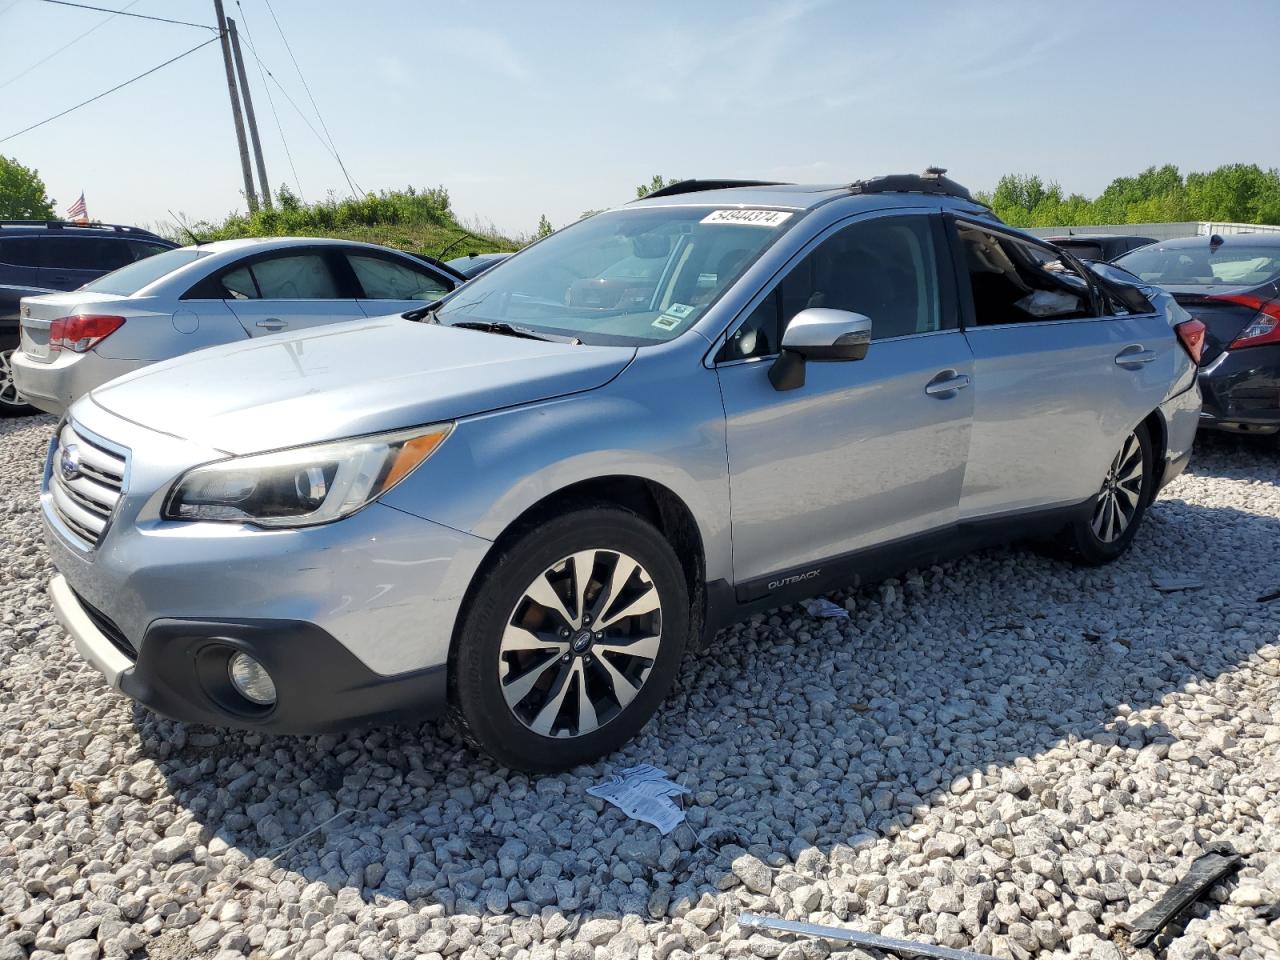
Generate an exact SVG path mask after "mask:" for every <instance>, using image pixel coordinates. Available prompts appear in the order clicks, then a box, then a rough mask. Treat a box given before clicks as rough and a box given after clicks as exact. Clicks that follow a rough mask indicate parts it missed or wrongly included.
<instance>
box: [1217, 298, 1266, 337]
mask: <svg viewBox="0 0 1280 960" xmlns="http://www.w3.org/2000/svg"><path fill="white" fill-rule="evenodd" d="M1212 299H1214V300H1224V301H1226V302H1227V303H1238V304H1240V305H1241V306H1242V307H1252V308H1253V309H1254V310H1257V311H1258V315H1257V316H1256V317H1254V318H1253V319H1252V320H1250V321H1249V325H1248V326H1247V327H1245V328H1244V329H1243V330H1241V331H1240V334H1239V335H1238V336H1237V337H1236V338H1235V339H1234V340H1232V341H1231V346H1232V347H1260V346H1262V345H1263V344H1267V343H1280V300H1263V299H1262V298H1261V297H1255V296H1251V295H1250V294H1247V293H1238V294H1225V295H1223V296H1221V297H1213V298H1212Z"/></svg>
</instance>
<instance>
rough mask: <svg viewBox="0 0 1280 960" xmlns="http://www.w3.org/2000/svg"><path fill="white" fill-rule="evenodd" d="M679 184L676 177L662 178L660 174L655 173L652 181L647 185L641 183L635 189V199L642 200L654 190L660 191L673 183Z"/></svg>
mask: <svg viewBox="0 0 1280 960" xmlns="http://www.w3.org/2000/svg"><path fill="white" fill-rule="evenodd" d="M679 182H680V179H679V178H678V177H665V178H664V177H663V176H662V174H660V173H655V174H654V175H653V179H652V180H650V181H649V182H648V183H642V184H640V186H638V187H636V198H637V199H641V200H642V199H644V198H645V197H647V196H648V195H649V194H651V193H653V191H655V190H661V189H662V188H663V187H669V186H671V185H672V184H673V183H679Z"/></svg>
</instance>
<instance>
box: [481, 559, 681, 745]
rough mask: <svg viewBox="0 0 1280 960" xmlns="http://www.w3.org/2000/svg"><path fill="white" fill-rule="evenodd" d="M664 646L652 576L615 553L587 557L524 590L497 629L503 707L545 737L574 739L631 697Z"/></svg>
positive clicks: (554, 568)
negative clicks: (500, 639) (500, 638)
mask: <svg viewBox="0 0 1280 960" xmlns="http://www.w3.org/2000/svg"><path fill="white" fill-rule="evenodd" d="M661 645H662V602H661V598H660V597H659V596H658V589H657V587H656V586H654V583H653V578H652V577H651V576H649V573H648V571H646V570H645V569H644V567H642V566H641V565H640V563H639V562H638V561H636V560H635V559H634V558H632V557H629V556H627V555H626V554H625V553H620V552H618V551H616V550H604V549H594V550H583V551H579V552H578V553H574V554H572V555H570V556H568V557H565V558H563V559H562V560H560V561H558V562H557V563H554V564H552V565H551V566H550V567H548V568H547V569H546V570H544V571H543V572H542V574H540V575H539V576H538V577H537V578H536V579H535V580H534V581H533V583H531V584H529V586H528V587H527V588H526V589H525V591H524V593H523V594H522V595H521V597H520V600H519V601H518V602H517V603H516V605H515V609H514V610H512V612H511V617H510V618H509V619H508V621H507V626H506V627H505V629H504V630H503V635H502V641H501V644H500V646H499V651H498V675H499V681H500V682H501V684H502V693H503V697H504V698H505V699H506V701H507V707H508V708H509V709H510V710H511V712H512V714H513V715H514V716H515V717H516V719H518V720H519V721H520V722H521V723H522V724H524V725H525V726H526V727H528V728H529V729H530V730H532V731H533V732H534V733H537V734H540V735H541V736H544V737H580V736H583V735H584V734H588V733H591V732H593V731H595V730H598V729H599V728H600V727H602V726H604V725H605V724H606V723H608V722H610V721H611V720H613V719H614V718H615V717H617V716H618V715H619V714H621V713H622V711H623V710H625V709H626V707H627V705H628V704H629V703H631V701H632V700H634V699H635V697H636V695H637V694H638V693H639V692H640V689H641V687H643V686H644V684H645V681H646V680H647V679H648V677H649V673H650V671H651V670H652V669H653V665H654V662H655V661H656V660H657V658H658V650H659V648H660V647H661Z"/></svg>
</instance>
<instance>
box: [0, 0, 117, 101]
mask: <svg viewBox="0 0 1280 960" xmlns="http://www.w3.org/2000/svg"><path fill="white" fill-rule="evenodd" d="M138 2H139V0H130V3H129V4H128V6H126V7H125V8H124V10H116V11H113V12H112V13H111V15H110V16H106V17H103V18H102V19H101V20H99V21H98V22H97V23H95V24H94V25H93V26H92V27H90V28H89V29H88V30H86V31H85V32H84V33H81V34H77V35H76V37H75V38H74V39H72V40H68V41H67V42H66V43H64V44H63V45H62V46H60V47H59V48H58V49H57V50H55V51H53V53H51V54H49V55H48V56H46V57H43V58H41V59H40V60H37V61H36V62H35V63H33V64H31V66H29V67H27V68H26V69H25V70H22V71H20V72H18V73H15V74H14V75H13V76H12V77H10V78H9V79H8V80H6V81H5V82H4V83H0V90H3V89H4V88H5V87H7V86H9V84H11V83H13V82H14V81H15V80H21V79H22V78H23V77H25V76H26V75H27V74H28V73H30V72H31V71H32V70H34V69H35V68H36V67H38V66H41V65H42V64H46V63H48V62H49V61H50V60H52V59H53V58H54V57H56V56H57V55H58V54H60V53H61V52H62V51H63V50H65V49H67V47H70V46H74V45H75V44H77V43H79V42H80V41H81V40H83V39H84V38H85V37H87V36H88V35H89V34H91V33H93V31H95V30H97V29H98V28H99V27H102V26H105V25H106V24H108V23H110V22H111V21H112V20H113V19H115V18H116V17H117V16H119V15H120V14H122V13H124V12H125V10H128V9H129V7H132V6H134V5H135V4H137V3H138ZM16 3H18V0H13V3H12V4H10V5H9V6H13V5H14V4H16ZM8 9H9V7H5V10H8ZM2 13H4V10H0V14H2Z"/></svg>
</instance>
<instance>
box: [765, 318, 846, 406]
mask: <svg viewBox="0 0 1280 960" xmlns="http://www.w3.org/2000/svg"><path fill="white" fill-rule="evenodd" d="M870 346H871V318H870V317H866V316H863V315H862V314H860V313H852V312H851V311H848V310H831V309H828V308H826V307H810V308H809V309H807V310H801V311H800V312H799V313H797V314H796V315H795V316H794V317H792V318H791V322H790V323H789V324H787V331H786V333H784V334H783V335H782V352H781V353H779V354H778V359H777V360H775V361H774V363H773V366H772V367H770V368H769V382H770V383H772V384H773V387H774V389H775V390H795V389H796V388H797V387H802V386H804V367H805V361H806V360H861V359H862V358H863V357H865V356H866V355H867V348H868V347H870Z"/></svg>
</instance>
